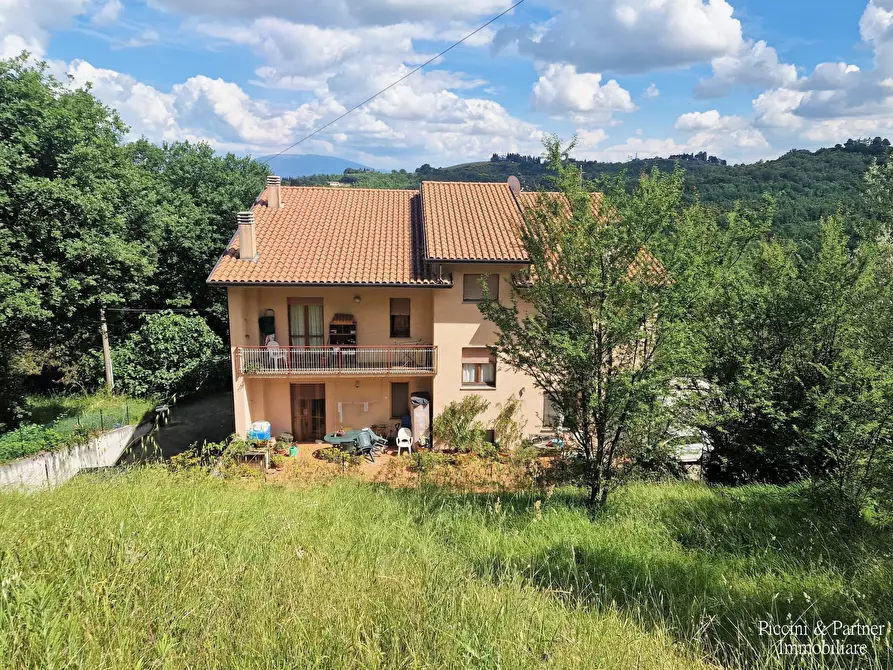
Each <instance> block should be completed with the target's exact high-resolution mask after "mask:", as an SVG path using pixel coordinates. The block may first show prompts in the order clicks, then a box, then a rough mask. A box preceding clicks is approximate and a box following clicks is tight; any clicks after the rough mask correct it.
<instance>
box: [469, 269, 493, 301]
mask: <svg viewBox="0 0 893 670" xmlns="http://www.w3.org/2000/svg"><path fill="white" fill-rule="evenodd" d="M484 276H486V277H487V288H488V289H489V297H490V298H491V299H493V300H496V299H498V298H499V275H498V274H495V275H463V276H462V301H463V302H480V301H481V300H483V299H484V291H483V288H482V287H481V278H482V277H484Z"/></svg>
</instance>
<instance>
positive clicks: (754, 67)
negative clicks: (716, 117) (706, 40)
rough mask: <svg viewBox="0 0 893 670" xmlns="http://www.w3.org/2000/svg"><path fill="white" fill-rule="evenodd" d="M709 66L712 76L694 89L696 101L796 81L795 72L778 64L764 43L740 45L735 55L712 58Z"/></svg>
mask: <svg viewBox="0 0 893 670" xmlns="http://www.w3.org/2000/svg"><path fill="white" fill-rule="evenodd" d="M711 65H712V67H713V76H712V77H710V78H709V79H702V80H701V81H700V82H699V83H698V85H697V86H696V87H695V95H696V96H697V97H699V98H713V97H720V96H723V95H725V94H726V93H728V92H729V90H730V89H732V88H733V87H735V86H748V87H760V88H766V87H780V86H786V85H789V84H792V83H794V82H795V81H796V80H797V68H796V67H795V66H793V65H789V64H786V63H781V62H780V61H779V60H778V54H777V53H776V52H775V49H773V48H772V47H770V46H768V45H767V44H766V42H765V41H763V40H760V41H758V42H747V43H745V44H742V45H741V48H740V49H739V51H738V52H737V53H734V54H728V55H725V56H720V57H719V58H714V59H713V61H712V63H711Z"/></svg>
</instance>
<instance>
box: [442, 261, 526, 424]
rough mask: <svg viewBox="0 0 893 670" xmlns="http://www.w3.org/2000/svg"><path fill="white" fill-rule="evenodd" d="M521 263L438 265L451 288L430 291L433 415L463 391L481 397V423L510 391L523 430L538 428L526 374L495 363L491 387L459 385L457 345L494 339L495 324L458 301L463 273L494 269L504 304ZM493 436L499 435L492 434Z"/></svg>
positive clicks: (481, 343)
mask: <svg viewBox="0 0 893 670" xmlns="http://www.w3.org/2000/svg"><path fill="white" fill-rule="evenodd" d="M519 269H521V266H508V265H506V266H495V265H479V264H467V265H452V266H447V265H444V272H451V273H452V275H453V288H451V289H448V290H442V291H437V292H436V293H435V295H434V344H435V345H436V346H437V361H438V368H437V370H438V373H437V377H435V379H434V394H433V405H434V415H435V416H436V415H437V414H438V413H439V412H440V411H441V410H442V409H443V408H444V407H445V406H446V405H448V404H449V403H450V402H452V401H454V400H456V401H458V400H461V399H462V398H463V396H466V395H469V394H475V395H480V396H481V397H483V398H486V399H487V400H488V401H489V403H490V407H489V408H488V410H487V412H486V413H485V414H484V415H483V417H482V419H483V420H484V422H485V423H489V422H491V421H492V420H493V419H494V418H496V414H497V413H498V405H500V404H501V403H504V402H505V401H506V400H507V399H508V398H509V397H510V396H511V395H512V394H515V395H518V396H519V397H520V398H521V401H522V405H523V412H524V416H525V417H526V418H527V427H526V429H525V434H531V433H536V432H539V431H540V430H542V418H541V417H542V412H543V395H542V392H541V391H540V390H539V389H537V388H535V387H534V384H533V380H532V379H531V378H530V377H528V376H527V375H523V374H521V373H517V372H514V371H513V370H512V369H511V368H509V367H507V366H506V365H504V364H502V363H497V366H496V387H495V388H493V389H489V388H488V389H481V388H480V387H477V388H473V389H468V388H463V387H462V349H463V348H465V347H483V346H488V345H492V344H495V343H496V327H495V326H494V325H493V324H492V323H491V322H489V321H485V320H484V318H483V316H482V315H481V312H480V310H479V309H478V306H477V304H475V303H465V302H463V301H462V287H463V283H464V282H463V275H464V274H465V273H469V274H484V273H490V274H496V273H497V272H498V273H499V278H500V284H499V299H500V300H502V301H503V302H509V295H510V291H511V288H510V287H509V286H508V284H507V283H506V282H507V281H508V280H509V279H510V275H511V273H512V272H517V271H518V270H519ZM496 437H497V439H499V436H498V435H497V436H496Z"/></svg>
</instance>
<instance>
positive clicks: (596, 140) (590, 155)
mask: <svg viewBox="0 0 893 670" xmlns="http://www.w3.org/2000/svg"><path fill="white" fill-rule="evenodd" d="M606 139H608V134H607V133H606V132H605V130H604V128H596V129H595V130H586V129H585V128H578V129H577V146H576V147H575V148H574V152H573V156H574V158H579V159H582V160H597V159H598V156H599V151H598V150H597V149H596V147H597V146H598V145H599V144H601V143H602V142H604V141H605V140H606Z"/></svg>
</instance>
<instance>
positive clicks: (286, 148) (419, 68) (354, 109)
mask: <svg viewBox="0 0 893 670" xmlns="http://www.w3.org/2000/svg"><path fill="white" fill-rule="evenodd" d="M523 2H524V0H518V2H516V3H515V4H514V5H512V6H511V7H509V8H508V9H506V10H505V11H503V12H500V13H499V14H497V15H496V16H494V17H493V18H492V19H490V20H489V21H487V22H486V23H485V24H484V25H482V26H480V27H478V28H477V29H475V30H473V31H472V32H470V33H468V34H467V35H466V36H465V37H463V38H462V39H461V40H459V41H458V42H454V43H453V44H451V45H450V46H448V47H447V48H446V49H444V50H443V51H441V52H440V53H439V54H437V55H436V56H433V57H432V58H429V59H428V60H426V61H425V62H424V63H422V64H421V65H419V66H418V67H417V68H415V69H414V70H411V71H409V72H407V73H406V74H405V75H403V76H402V77H400V78H399V79H398V80H397V81H395V82H393V83H391V84H388V85H387V86H385V87H384V88H383V89H381V90H380V91H379V92H378V93H376V94H375V95H372V96H370V97H368V98H366V99H365V100H363V102H361V103H360V104H358V105H356V106H354V107H351V108H350V109H348V110H347V111H346V112H344V114H342V115H341V116H338V117H336V118H334V119H332V120H331V121H329V122H328V123H327V124H326V125H324V126H322V127H321V128H317V129H316V130H314V131H313V132H312V133H310V134H309V135H307V136H305V137H302V138H301V139H299V140H298V141H297V142H295V143H294V144H291V145H289V146H287V147H285V148H284V149H283V150H282V151H280V152H279V153H277V154H273V155H272V156H270V158H276V157H277V156H281V155H282V154H284V153H285V152H286V151H288V150H289V149H294V148H295V147H296V146H298V145H299V144H301V143H302V142H305V141H307V140H309V139H310V138H311V137H313V136H314V135H318V134H319V133H321V132H322V131H324V130H325V129H326V128H328V127H329V126H331V125H333V124H335V123H338V121H340V120H341V119H343V118H344V117H345V116H347V115H348V114H350V113H352V112H355V111H357V110H358V109H359V108H360V107H362V106H363V105H365V104H367V103H369V102H372V101H373V100H375V98H377V97H378V96H380V95H381V94H382V93H384V92H385V91H388V90H390V89H392V88H394V87H395V86H396V85H397V84H399V83H400V82H402V81H403V80H404V79H407V78H409V77H411V76H412V75H414V74H415V73H416V72H418V71H419V70H421V69H422V68H424V67H425V66H427V65H430V64H431V63H433V62H434V61H436V60H437V59H438V58H440V57H441V56H443V55H444V54H445V53H447V52H449V51H452V50H453V49H455V48H456V47H457V46H459V45H460V44H462V43H463V42H465V41H466V40H468V39H470V38H472V37H474V36H475V35H477V34H478V33H479V32H481V31H482V30H483V29H484V28H486V27H487V26H489V25H490V24H491V23H493V22H494V21H497V20H498V19H501V18H502V17H503V16H505V15H506V14H508V13H509V12H510V11H512V10H513V9H515V8H516V7H518V6H519V5H521V4H523Z"/></svg>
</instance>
